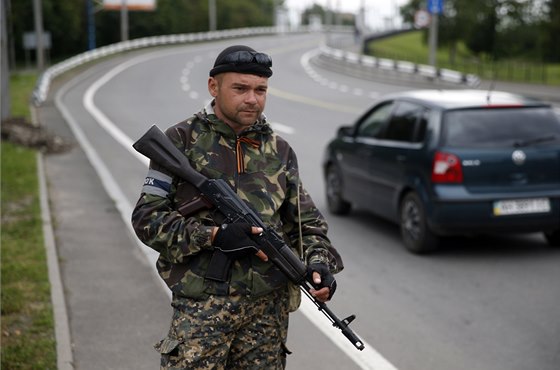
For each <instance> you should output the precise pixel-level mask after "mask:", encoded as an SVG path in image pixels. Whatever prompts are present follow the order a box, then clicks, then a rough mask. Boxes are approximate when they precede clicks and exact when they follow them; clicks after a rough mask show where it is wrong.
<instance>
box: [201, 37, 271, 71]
mask: <svg viewBox="0 0 560 370" xmlns="http://www.w3.org/2000/svg"><path fill="white" fill-rule="evenodd" d="M238 51H248V52H251V53H255V54H256V53H257V52H256V51H255V50H254V49H252V48H250V47H248V46H245V45H233V46H230V47H227V48H225V49H224V50H223V51H222V52H221V53H220V54H218V57H217V58H216V61H215V62H214V68H212V69H211V70H210V76H211V77H213V76H215V75H217V74H219V73H224V72H237V73H244V74H251V75H257V76H261V77H270V76H272V70H271V69H270V66H268V65H265V64H262V63H257V61H256V60H252V61H251V62H248V63H228V62H226V61H225V59H226V57H227V56H228V55H230V54H233V53H235V52H238Z"/></svg>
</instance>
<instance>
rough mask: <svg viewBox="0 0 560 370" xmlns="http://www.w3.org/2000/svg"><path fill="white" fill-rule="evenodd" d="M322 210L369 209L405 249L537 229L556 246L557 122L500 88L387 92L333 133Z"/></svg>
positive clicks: (559, 216)
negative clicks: (444, 239) (394, 230)
mask: <svg viewBox="0 0 560 370" xmlns="http://www.w3.org/2000/svg"><path fill="white" fill-rule="evenodd" d="M323 169H324V175H325V183H326V193H327V202H328V208H329V211H330V212H332V213H334V214H338V215H342V214H347V213H349V212H350V211H351V209H352V207H354V208H357V207H359V208H361V209H367V210H369V211H371V212H372V213H374V214H376V215H378V216H381V217H383V218H386V219H389V220H391V221H394V222H396V223H398V224H399V225H400V230H401V234H402V239H403V241H404V245H405V246H406V248H407V249H409V250H410V251H412V252H414V253H424V252H428V251H432V250H434V249H435V248H437V246H438V242H439V239H440V237H441V236H446V235H462V234H477V233H485V232H508V233H511V232H543V233H544V234H545V236H546V239H547V241H548V243H549V244H551V245H553V246H559V245H560V121H559V119H558V117H557V116H556V115H555V114H554V111H553V109H552V108H551V107H550V106H549V105H547V104H544V103H542V102H539V101H536V100H532V99H528V98H525V97H521V96H518V95H512V94H509V93H504V92H496V91H494V92H487V91H481V90H447V91H446V90H419V91H409V92H404V93H398V94H394V95H389V96H386V97H385V98H383V99H381V100H379V101H378V102H377V103H376V104H375V105H374V106H373V107H372V108H371V109H370V110H369V111H367V112H366V113H365V114H364V115H362V116H361V117H360V118H359V119H358V120H357V122H356V123H355V124H354V125H353V126H346V127H341V128H340V129H339V130H338V133H337V136H336V138H335V139H334V140H332V141H331V142H330V143H329V145H328V147H327V150H326V153H325V158H324V163H323Z"/></svg>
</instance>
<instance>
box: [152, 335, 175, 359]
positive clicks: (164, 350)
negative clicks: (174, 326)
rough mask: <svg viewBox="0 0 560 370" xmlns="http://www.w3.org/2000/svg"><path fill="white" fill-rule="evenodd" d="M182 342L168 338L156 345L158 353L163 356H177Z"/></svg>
mask: <svg viewBox="0 0 560 370" xmlns="http://www.w3.org/2000/svg"><path fill="white" fill-rule="evenodd" d="M180 344H181V341H180V340H179V339H176V338H171V337H167V338H165V339H163V340H161V341H159V342H158V343H156V344H155V345H154V348H155V349H156V351H158V352H159V353H161V354H162V355H169V356H177V355H178V354H179V345H180Z"/></svg>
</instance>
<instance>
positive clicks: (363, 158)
mask: <svg viewBox="0 0 560 370" xmlns="http://www.w3.org/2000/svg"><path fill="white" fill-rule="evenodd" d="M393 106H394V102H393V101H386V102H383V103H380V104H379V105H377V106H375V107H373V108H372V109H371V110H370V111H368V112H367V113H366V114H364V115H363V116H362V117H361V118H360V119H359V120H358V122H357V123H356V130H355V134H354V142H353V145H352V148H351V149H350V150H348V151H347V152H346V153H345V154H344V164H345V166H344V168H343V169H342V170H343V171H344V172H345V176H344V177H345V179H346V182H345V183H346V186H345V187H346V191H345V197H346V199H349V200H351V201H352V202H353V203H354V204H356V206H357V207H364V206H365V208H374V207H375V204H372V195H373V194H374V193H375V192H376V190H375V189H372V186H375V183H376V182H377V181H375V180H374V179H372V177H371V175H372V174H371V172H370V169H369V163H370V162H371V161H372V160H373V156H374V153H375V152H376V146H377V144H378V143H379V139H378V137H379V136H380V135H381V134H382V133H383V131H384V128H385V125H386V124H387V122H388V119H389V117H390V115H391V111H392V109H393Z"/></svg>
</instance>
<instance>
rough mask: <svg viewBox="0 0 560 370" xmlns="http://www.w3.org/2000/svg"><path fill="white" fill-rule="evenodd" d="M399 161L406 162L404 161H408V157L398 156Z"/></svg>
mask: <svg viewBox="0 0 560 370" xmlns="http://www.w3.org/2000/svg"><path fill="white" fill-rule="evenodd" d="M397 161H398V162H404V161H406V156H404V155H397Z"/></svg>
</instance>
